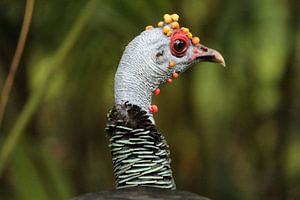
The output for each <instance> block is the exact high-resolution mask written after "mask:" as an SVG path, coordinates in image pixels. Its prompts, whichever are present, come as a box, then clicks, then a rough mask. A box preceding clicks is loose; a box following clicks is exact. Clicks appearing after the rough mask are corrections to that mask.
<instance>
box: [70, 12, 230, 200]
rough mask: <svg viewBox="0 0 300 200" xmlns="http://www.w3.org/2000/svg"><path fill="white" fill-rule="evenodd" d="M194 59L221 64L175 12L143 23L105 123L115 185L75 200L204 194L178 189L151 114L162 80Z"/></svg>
mask: <svg viewBox="0 0 300 200" xmlns="http://www.w3.org/2000/svg"><path fill="white" fill-rule="evenodd" d="M198 62H212V63H218V64H221V65H223V66H225V61H224V58H223V56H222V55H221V54H220V53H219V52H218V51H216V50H214V49H211V48H208V47H206V46H204V45H203V44H201V42H200V38H199V37H197V36H193V34H192V33H191V31H190V29H189V28H186V27H181V26H180V25H179V15H177V14H164V15H163V19H162V21H159V22H158V23H157V25H155V26H151V25H149V26H147V27H146V28H145V30H144V31H142V33H140V34H139V35H138V36H136V37H135V38H134V39H133V40H132V41H131V42H130V43H129V44H128V45H127V46H126V48H125V50H124V52H123V55H122V57H121V60H120V62H119V65H118V67H117V70H116V73H115V79H114V105H113V108H112V110H111V111H110V112H109V114H108V122H107V126H106V128H105V130H106V133H107V137H108V138H109V148H110V151H111V156H112V162H113V170H114V174H115V188H114V189H112V190H107V191H102V192H96V193H88V194H83V195H80V196H78V197H75V198H74V199H73V200H92V199H97V200H102V199H123V200H126V199H128V200H129V199H131V200H133V199H146V200H147V199H149V200H150V199H191V200H196V199H197V200H200V199H201V200H205V199H208V198H206V197H203V196H199V195H198V194H194V193H190V192H185V191H180V190H177V189H176V184H175V180H174V178H173V172H172V168H171V159H170V151H169V146H168V144H167V142H166V139H165V138H164V136H163V135H162V134H161V133H160V132H159V131H158V130H157V127H156V124H155V120H154V117H153V115H154V113H156V112H158V106H157V105H155V104H152V97H153V95H159V93H160V89H159V87H160V86H161V85H162V84H164V83H171V82H172V81H173V80H174V79H176V78H177V77H178V76H180V75H181V74H182V73H183V72H184V71H185V70H187V69H188V68H189V67H190V66H192V65H193V64H195V63H198Z"/></svg>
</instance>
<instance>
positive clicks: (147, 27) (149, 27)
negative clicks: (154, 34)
mask: <svg viewBox="0 0 300 200" xmlns="http://www.w3.org/2000/svg"><path fill="white" fill-rule="evenodd" d="M151 28H153V26H151V25H149V26H146V28H145V29H146V30H148V29H151Z"/></svg>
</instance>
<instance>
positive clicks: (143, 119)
mask: <svg viewBox="0 0 300 200" xmlns="http://www.w3.org/2000/svg"><path fill="white" fill-rule="evenodd" d="M106 130H107V132H108V136H109V138H110V139H109V140H110V145H109V146H110V149H111V154H112V159H113V165H114V172H115V178H116V188H117V189H119V188H125V187H134V186H148V187H157V188H166V189H175V188H176V186H175V183H174V179H173V176H172V170H171V166H170V162H171V160H170V158H169V154H170V153H169V147H168V145H167V143H166V141H165V139H164V137H163V136H162V135H161V134H160V133H159V132H158V131H157V130H156V128H155V126H154V124H153V123H152V122H151V121H150V120H149V116H148V115H147V114H146V112H145V111H143V110H142V109H141V108H140V107H138V106H134V105H131V104H127V103H125V104H122V105H117V106H115V107H114V108H113V110H112V111H111V112H110V114H109V122H108V125H107V128H106Z"/></svg>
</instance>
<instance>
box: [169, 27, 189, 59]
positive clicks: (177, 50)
mask: <svg viewBox="0 0 300 200" xmlns="http://www.w3.org/2000/svg"><path fill="white" fill-rule="evenodd" d="M188 41H189V39H188V37H187V36H186V35H185V34H184V33H183V32H181V31H177V32H175V33H174V34H173V35H172V36H171V43H170V49H171V52H172V54H173V55H174V56H177V57H182V56H184V54H185V53H186V51H187V49H188Z"/></svg>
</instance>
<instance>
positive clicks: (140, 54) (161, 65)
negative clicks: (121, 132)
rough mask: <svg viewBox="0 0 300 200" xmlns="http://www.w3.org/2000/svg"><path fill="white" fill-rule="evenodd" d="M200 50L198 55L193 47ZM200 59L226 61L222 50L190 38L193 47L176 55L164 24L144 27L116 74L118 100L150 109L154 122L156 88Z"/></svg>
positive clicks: (133, 41)
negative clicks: (172, 63)
mask: <svg viewBox="0 0 300 200" xmlns="http://www.w3.org/2000/svg"><path fill="white" fill-rule="evenodd" d="M194 48H197V49H198V51H199V54H197V56H195V53H194V52H193V49H194ZM171 60H172V61H175V63H176V65H175V66H174V67H169V62H170V61H171ZM200 61H209V62H215V63H220V64H222V65H223V66H225V62H224V59H223V57H222V56H221V54H220V53H218V52H217V51H216V50H213V49H209V48H207V47H204V46H202V45H200V44H198V45H193V44H192V42H191V41H190V40H189V47H188V49H187V51H186V53H185V55H184V56H182V57H177V56H174V55H172V53H171V50H170V37H167V36H166V35H165V34H164V33H163V31H162V28H152V29H148V30H145V31H143V32H142V33H141V34H140V35H139V36H137V37H136V38H134V39H133V40H132V41H131V42H130V43H129V44H128V46H127V47H126V49H125V51H124V54H123V56H122V58H121V61H120V63H119V66H118V69H117V72H116V75H115V104H123V103H125V102H129V103H131V104H135V105H137V106H140V107H141V108H142V109H143V110H145V111H147V113H148V115H149V117H150V119H151V120H152V122H153V123H154V119H153V115H152V113H151V112H150V111H149V108H150V106H151V99H152V94H153V91H154V90H155V89H156V88H157V87H159V86H160V85H161V84H162V83H164V82H166V79H167V78H171V77H172V74H173V73H174V72H177V73H182V72H184V71H185V70H186V69H188V68H189V67H190V66H191V64H193V63H195V62H200Z"/></svg>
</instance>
